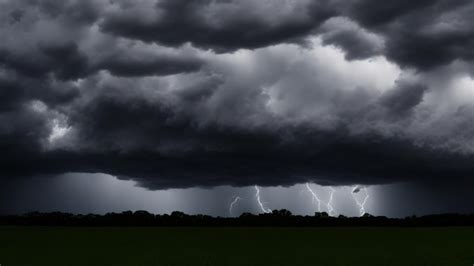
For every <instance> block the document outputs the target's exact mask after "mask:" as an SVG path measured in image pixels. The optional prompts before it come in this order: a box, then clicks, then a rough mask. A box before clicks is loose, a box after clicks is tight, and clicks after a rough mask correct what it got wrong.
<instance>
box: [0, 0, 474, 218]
mask: <svg viewBox="0 0 474 266" xmlns="http://www.w3.org/2000/svg"><path fill="white" fill-rule="evenodd" d="M473 12H474V2H473V1H472V0H419V1H412V0H386V1H379V0H63V1H57V0H0V186H1V187H0V212H24V211H28V210H63V211H72V212H90V211H92V212H106V211H109V210H110V211H117V210H123V209H137V208H144V209H148V210H151V211H154V212H169V211H171V210H173V209H179V210H186V211H187V212H191V213H196V212H204V213H211V214H214V215H227V214H228V213H227V211H228V209H227V208H228V206H229V201H230V202H231V201H232V198H233V197H236V196H238V195H242V196H241V197H242V198H243V200H242V201H241V207H240V211H254V212H258V211H259V209H258V208H257V207H258V206H256V203H255V200H256V199H255V195H254V194H255V191H254V187H253V186H254V185H259V186H260V187H261V188H262V194H261V195H262V197H264V196H265V198H266V199H265V203H266V204H268V207H269V208H270V207H271V208H280V207H285V208H289V209H290V210H293V211H294V212H299V213H304V212H307V213H311V212H313V211H314V207H315V206H314V204H312V203H311V202H310V201H311V195H307V193H309V192H308V191H307V190H305V189H306V187H305V185H304V184H305V183H307V182H308V183H310V184H312V186H313V188H315V189H316V190H319V191H316V192H317V193H318V194H320V196H321V198H324V200H325V201H327V200H328V199H327V198H328V195H327V193H328V190H330V189H331V188H335V189H336V193H335V195H334V196H335V197H336V198H335V200H336V199H338V201H339V202H345V203H344V204H342V203H341V204H340V205H339V206H338V207H339V210H338V213H350V211H343V210H346V209H347V210H349V209H351V208H352V209H354V208H355V209H356V210H357V205H355V206H349V205H351V204H352V205H354V204H355V203H354V201H353V199H352V197H351V196H357V197H362V196H363V195H361V194H360V193H362V192H365V190H364V189H362V191H361V192H359V193H355V194H351V189H350V187H352V186H355V185H359V186H360V188H367V191H368V192H369V194H371V195H370V198H369V201H368V202H367V204H368V205H367V207H371V208H369V211H372V212H373V213H378V214H384V215H392V216H397V215H398V216H400V215H408V214H412V213H432V212H457V211H462V212H470V211H474V196H473V195H472V194H473V193H471V191H472V190H474V180H473V175H474V16H472V14H473ZM346 190H347V191H346ZM302 191H303V192H304V193H302ZM107 193H109V194H107ZM110 193H112V194H113V196H111V194H110ZM305 193H306V194H305ZM105 194H106V195H108V196H104V195H105ZM302 195H303V196H302ZM338 195H339V196H338ZM344 195H345V196H344ZM344 197H346V198H347V199H346V200H344ZM362 198H363V197H362ZM245 199H247V200H246V201H245ZM351 200H352V201H351ZM359 200H360V199H359ZM190 202H191V203H190ZM245 202H246V203H245ZM198 203H199V204H198ZM303 203H305V205H304V206H303ZM245 204H247V207H245V208H244V207H243V205H245ZM334 204H336V202H335V203H334ZM158 205H159V207H157V206H158ZM195 205H196V206H195ZM197 205H199V206H197ZM203 206H207V207H203ZM209 206H211V207H209ZM212 206H215V207H212ZM357 212H358V210H357V211H356V213H355V214H357Z"/></svg>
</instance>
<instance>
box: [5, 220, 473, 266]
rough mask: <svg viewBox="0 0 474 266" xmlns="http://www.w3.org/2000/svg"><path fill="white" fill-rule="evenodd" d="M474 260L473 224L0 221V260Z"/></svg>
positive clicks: (10, 265)
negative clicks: (64, 224)
mask: <svg viewBox="0 0 474 266" xmlns="http://www.w3.org/2000/svg"><path fill="white" fill-rule="evenodd" d="M473 264H474V228H49V227H0V265H1V266H14V265H45V266H46V265H47V266H55V265H61V266H68V265H81V266H90V265H101V266H105V265H131V266H140V265H144V266H145V265H146V266H149V265H189V266H194V265H196V266H200V265H209V266H211V265H219V266H220V265H224V266H225V265H239V266H246V265H258V266H264V265H290V266H293V265H295V266H297V265H364V266H368V265H427V266H428V265H429V266H433V265H447V266H455V265H460V266H461V265H462V266H471V265H473Z"/></svg>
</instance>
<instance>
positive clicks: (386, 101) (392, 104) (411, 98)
mask: <svg viewBox="0 0 474 266" xmlns="http://www.w3.org/2000/svg"><path fill="white" fill-rule="evenodd" d="M427 90H428V88H427V87H426V86H425V85H423V84H411V83H407V82H399V83H398V84H397V86H396V87H395V88H394V90H392V91H390V92H388V93H387V94H386V95H384V97H383V98H382V105H383V106H385V107H386V108H388V110H389V111H390V112H391V113H392V114H394V115H395V116H402V115H406V114H407V113H408V112H410V111H412V109H413V108H414V107H416V106H417V105H418V104H419V103H420V102H421V101H422V100H423V95H424V93H425V92H426V91H427Z"/></svg>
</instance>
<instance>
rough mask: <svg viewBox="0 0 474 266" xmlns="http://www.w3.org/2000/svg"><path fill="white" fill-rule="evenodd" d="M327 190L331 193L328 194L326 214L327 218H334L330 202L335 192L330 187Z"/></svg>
mask: <svg viewBox="0 0 474 266" xmlns="http://www.w3.org/2000/svg"><path fill="white" fill-rule="evenodd" d="M329 189H330V190H331V193H330V194H329V200H328V202H327V204H326V206H327V209H328V214H329V216H334V214H335V213H334V207H333V206H332V200H333V198H334V192H336V190H335V189H334V188H332V187H329Z"/></svg>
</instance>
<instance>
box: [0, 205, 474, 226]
mask: <svg viewBox="0 0 474 266" xmlns="http://www.w3.org/2000/svg"><path fill="white" fill-rule="evenodd" d="M0 225H26V226H28V225H43V226H306V227H311V226H314V227H317V226H401V227H405V226H474V214H470V215H463V214H438V215H427V216H421V217H416V216H409V217H405V218H387V217H384V216H372V215H370V214H365V215H364V216H363V217H346V216H343V215H339V216H338V217H331V216H329V215H328V214H327V213H325V212H317V213H315V214H314V215H313V216H301V215H292V214H291V212H290V211H288V210H284V209H283V210H275V211H273V212H272V213H267V214H258V215H254V214H250V213H243V214H242V215H240V216H239V217H235V218H230V217H212V216H208V215H188V214H185V213H182V212H178V211H175V212H173V213H171V214H170V215H169V214H161V215H154V214H151V213H149V212H147V211H135V212H132V211H126V212H122V213H107V214H105V215H97V214H87V215H82V214H70V213H62V212H51V213H39V212H32V213H28V214H25V215H8V216H0Z"/></svg>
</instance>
